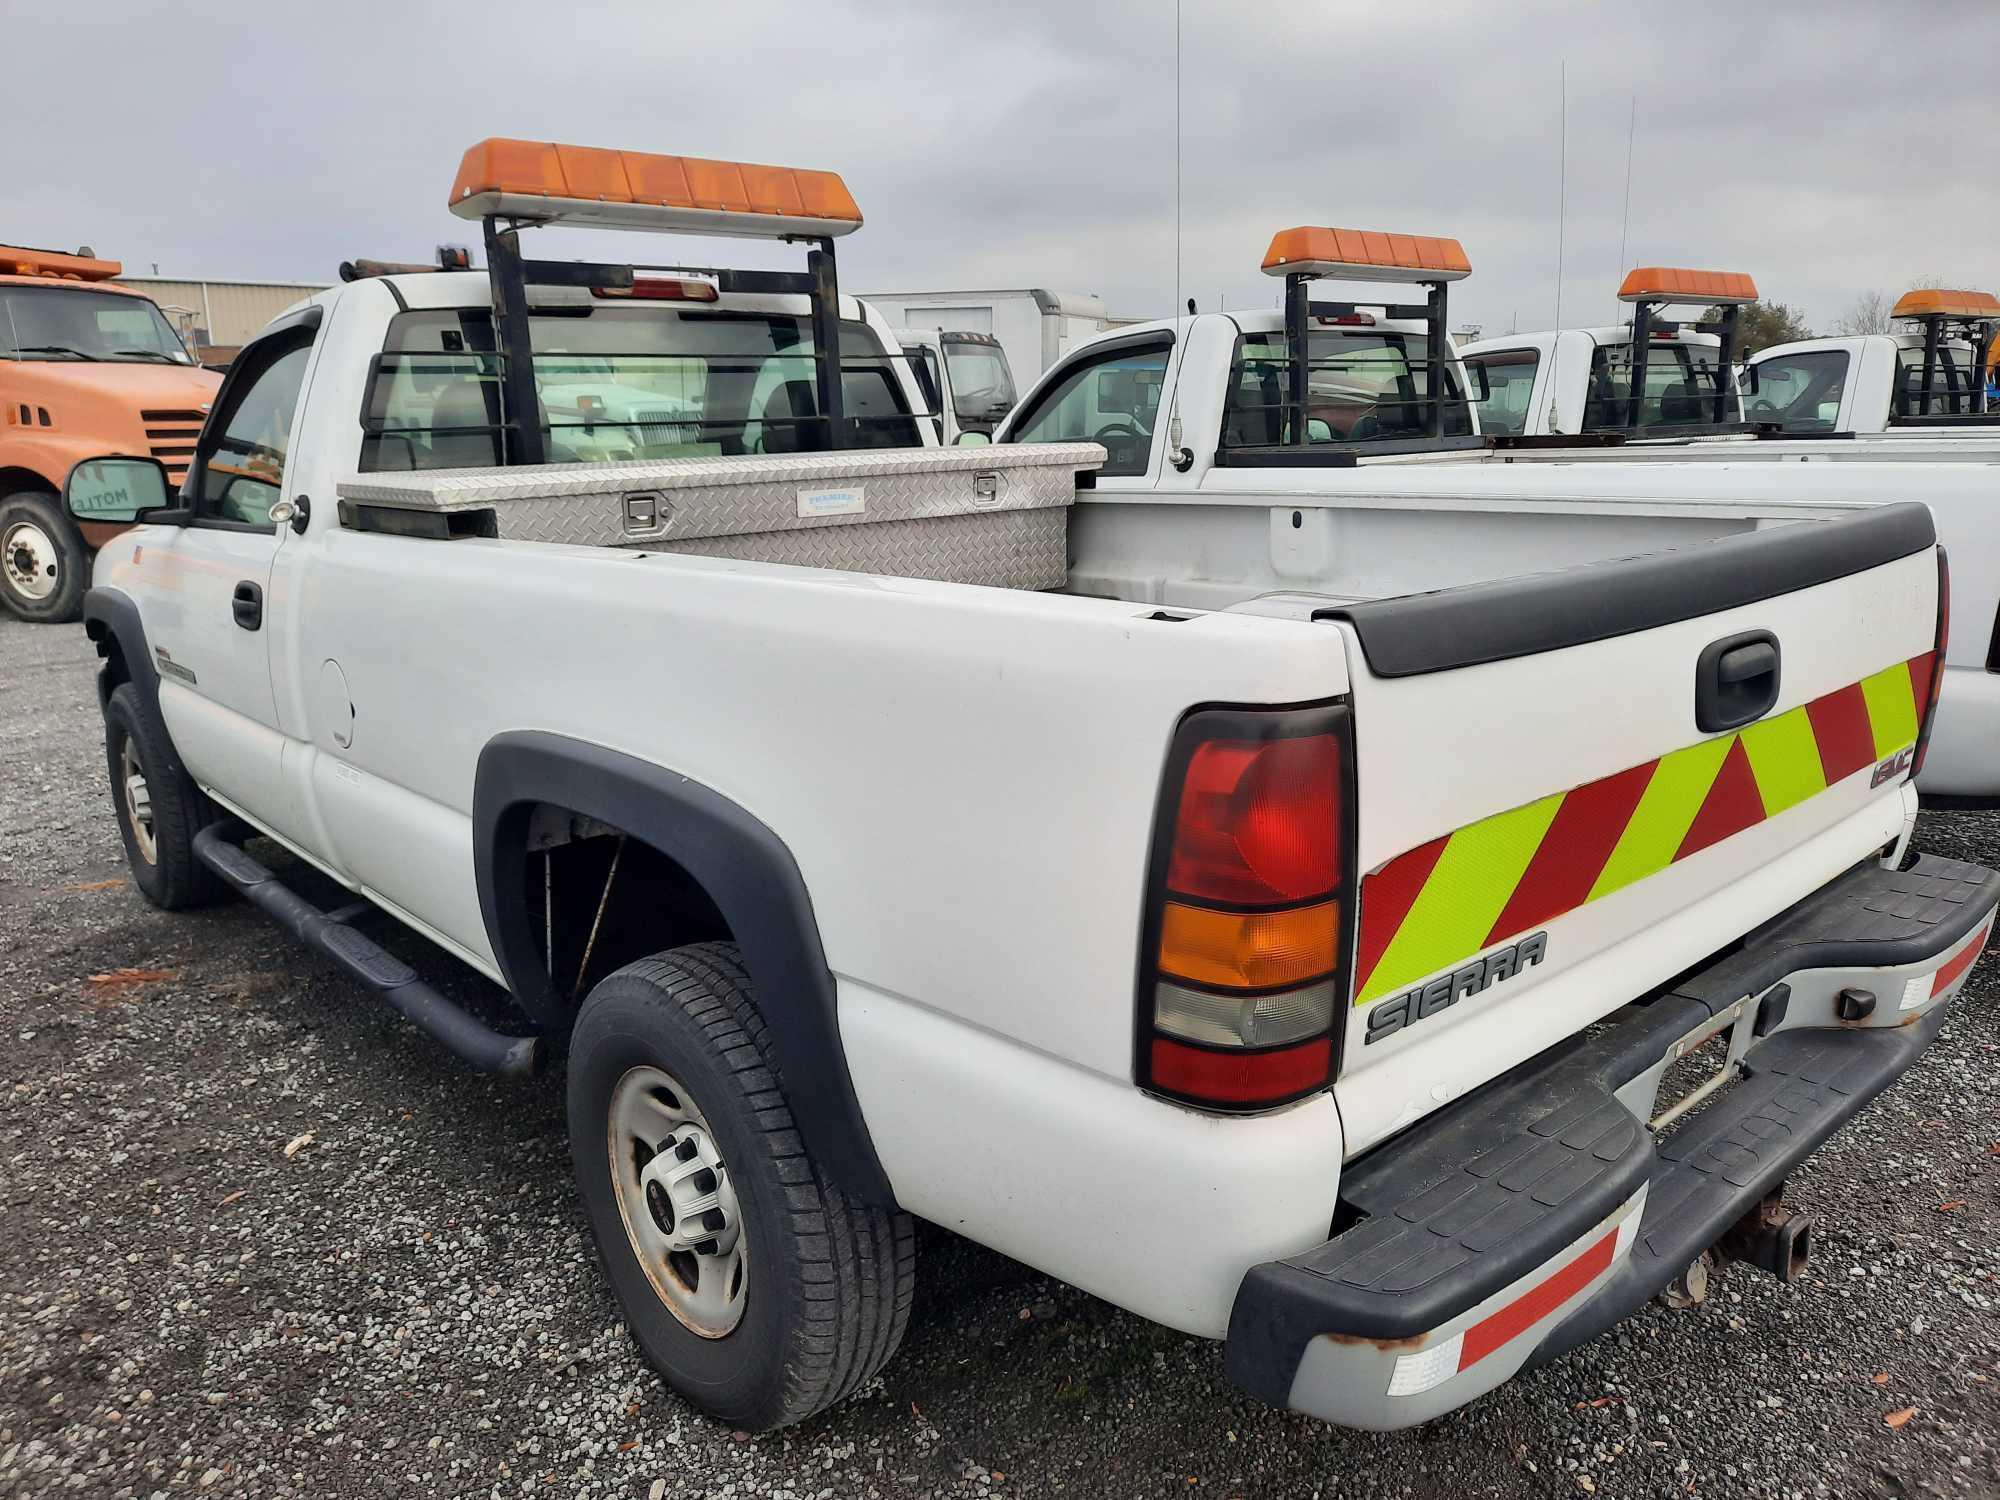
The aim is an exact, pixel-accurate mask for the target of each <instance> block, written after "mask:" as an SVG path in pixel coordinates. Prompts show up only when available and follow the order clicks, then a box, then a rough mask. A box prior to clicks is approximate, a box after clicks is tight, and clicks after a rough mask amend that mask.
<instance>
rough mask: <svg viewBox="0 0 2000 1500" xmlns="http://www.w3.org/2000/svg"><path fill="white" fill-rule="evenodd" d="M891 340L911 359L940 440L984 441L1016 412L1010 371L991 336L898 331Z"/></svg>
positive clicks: (1003, 351)
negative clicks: (1004, 420) (1009, 414)
mask: <svg viewBox="0 0 2000 1500" xmlns="http://www.w3.org/2000/svg"><path fill="white" fill-rule="evenodd" d="M890 336H891V337H892V338H894V339H895V341H896V343H897V345H898V346H899V347H900V348H901V349H902V351H903V357H904V358H905V359H906V360H908V361H909V365H910V372H911V373H912V374H913V375H914V376H915V377H916V381H917V387H918V389H919V390H920V391H921V392H922V393H923V398H924V403H925V409H926V410H927V411H929V412H930V413H931V414H932V415H931V418H930V421H931V424H932V426H933V428H934V429H935V431H936V432H937V436H938V441H939V442H941V443H943V444H944V445H945V446H946V447H951V446H953V445H954V444H957V443H960V442H984V441H987V440H989V439H991V438H992V436H993V429H994V428H995V427H997V426H999V425H1000V423H1001V421H1002V420H1003V419H1004V418H1005V417H1006V415H1007V413H1008V412H1010V411H1012V410H1013V409H1014V399H1015V392H1014V372H1013V370H1012V369H1011V368H1010V367H1009V365H1008V363H1007V351H1006V349H1005V348H1003V347H1002V346H1001V343H1000V341H999V340H998V339H996V338H994V337H993V335H992V334H990V333H961V332H956V331H947V330H944V329H937V328H896V329H892V330H890Z"/></svg>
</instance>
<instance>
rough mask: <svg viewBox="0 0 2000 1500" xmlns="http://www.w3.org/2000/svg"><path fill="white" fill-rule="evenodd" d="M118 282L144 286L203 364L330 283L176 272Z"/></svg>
mask: <svg viewBox="0 0 2000 1500" xmlns="http://www.w3.org/2000/svg"><path fill="white" fill-rule="evenodd" d="M116 285H119V286H129V287H131V288H132V290H133V291H135V292H143V293H145V294H146V295H147V296H148V297H151V298H152V299H153V301H154V302H156V303H158V304H159V307H160V311H162V312H164V313H165V314H166V315H167V317H168V319H169V320H170V321H171V322H172V323H173V325H174V326H175V327H176V328H178V329H179V330H180V333H181V338H182V339H183V340H184V341H186V343H187V345H188V347H189V348H190V349H191V350H193V351H194V353H195V356H196V357H197V358H198V359H200V360H201V362H202V363H203V364H204V365H210V366H216V367H221V366H226V365H228V363H229V362H230V361H231V360H232V359H234V358H235V357H236V351H237V350H238V349H240V348H242V347H243V345H245V344H246V343H248V342H249V341H250V339H251V337H252V336H253V335H254V334H255V333H256V332H257V330H258V329H260V328H262V327H263V326H264V325H265V324H266V323H268V322H270V321H271V319H273V318H275V317H276V316H277V315H278V314H279V313H281V312H283V311H284V310H285V309H286V308H288V307H290V306H291V305H292V304H293V303H294V302H302V301H304V300H305V299H306V298H307V297H310V296H311V295H312V294H313V293H314V292H323V291H325V290H326V289H327V287H328V285H330V283H327V282H321V281H222V280H196V281H190V280H184V279H182V278H180V277H177V276H120V277H119V278H118V279H117V282H116Z"/></svg>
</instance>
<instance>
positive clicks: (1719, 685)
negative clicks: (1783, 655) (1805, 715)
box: [1694, 630, 1779, 734]
mask: <svg viewBox="0 0 2000 1500" xmlns="http://www.w3.org/2000/svg"><path fill="white" fill-rule="evenodd" d="M1778 667H1779V660H1778V638H1777V637H1776V636H1774V635H1772V634H1771V632H1770V631H1768V630H1746V631H1745V632H1744V633H1743V634H1741V635H1731V636H1724V637H1723V638H1722V639H1721V640H1719V641H1712V642H1710V643H1709V644H1708V645H1707V646H1705V647H1704V648H1703V649H1702V653H1701V658H1700V660H1699V661H1697V662H1696V663H1695V674H1694V722H1695V727H1696V728H1698V729H1700V730H1701V731H1702V733H1704V734H1715V733H1718V732H1720V731H1721V730H1725V729H1736V728H1739V727H1741V726H1742V725H1744V724H1748V723H1749V722H1750V721H1751V720H1753V719H1759V718H1762V717H1763V716H1764V715H1765V714H1767V713H1769V712H1770V711H1771V706H1772V705H1773V704H1775V703H1776V702H1777V701H1778V679H1779V671H1778Z"/></svg>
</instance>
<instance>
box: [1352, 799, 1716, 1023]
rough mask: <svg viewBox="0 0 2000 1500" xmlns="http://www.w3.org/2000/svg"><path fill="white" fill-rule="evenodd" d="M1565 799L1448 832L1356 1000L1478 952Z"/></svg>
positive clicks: (1362, 999) (1553, 800) (1383, 992)
mask: <svg viewBox="0 0 2000 1500" xmlns="http://www.w3.org/2000/svg"><path fill="white" fill-rule="evenodd" d="M1567 795H1569V794H1568V793H1567V792H1557V793H1556V794H1555V795H1554V796H1551V797H1544V798H1542V800H1541V801H1539V802H1530V803H1529V804H1528V805H1527V806H1526V807H1517V808H1515V809H1514V810H1513V811H1512V812H1504V813H1500V814H1499V815H1497V816H1495V817H1491V818H1483V819H1481V820H1480V821H1479V822H1477V823H1472V824H1468V825H1467V826H1466V827H1464V828H1461V829H1459V830H1458V832H1456V833H1454V834H1453V835H1452V836H1451V841H1450V842H1449V843H1447V844H1446V845H1445V846H1444V853H1443V854H1441V855H1439V856H1438V862H1437V868H1436V869H1434V870H1432V871H1431V876H1430V879H1429V880H1427V881H1425V882H1424V888H1423V891H1422V893H1421V894H1420V895H1418V897H1417V899H1416V902H1415V904H1414V905H1412V906H1411V907H1410V910H1409V914H1408V915H1407V916H1405V917H1404V918H1403V925H1402V926H1401V927H1399V928H1397V929H1396V935H1395V936H1394V937H1393V938H1391V939H1390V940H1389V946H1388V948H1387V949H1386V950H1384V952H1383V954H1382V959H1381V962H1380V963H1378V964H1376V965H1375V972H1374V973H1373V974H1371V975H1369V976H1368V983H1367V985H1366V987H1365V988H1363V990H1362V991H1361V993H1360V994H1359V995H1358V996H1356V997H1355V1003H1356V1004H1357V1005H1358V1004H1361V1003H1363V1002H1365V1001H1368V1000H1373V999H1374V998H1375V997H1376V996H1378V995H1383V994H1386V993H1388V992H1389V991H1390V990H1393V989H1395V988H1397V987H1398V986H1400V985H1403V984H1406V983H1407V982H1409V981H1410V980H1412V979H1419V978H1421V977H1423V976H1424V975H1425V974H1429V973H1431V972H1433V971H1434V970H1437V969H1441V968H1444V967H1445V966H1446V965H1447V964H1454V963H1457V962H1458V961H1459V960H1460V959H1462V958H1464V957H1466V956H1467V955H1469V954H1473V953H1477V952H1478V951H1479V950H1480V949H1481V948H1482V947H1484V946H1485V944H1486V934H1487V933H1488V932H1490V931H1492V929H1493V924H1494V923H1495V922H1497V921H1498V920H1499V919H1500V913H1501V911H1502V909H1503V908H1505V906H1506V905H1507V898H1508V897H1510V896H1512V895H1513V894H1514V887H1515V886H1517V885H1519V884H1520V883H1521V875H1522V872H1524V871H1525V870H1526V869H1527V868H1528V861H1529V860H1531V859H1533V858H1534V857H1535V850H1536V849H1538V848H1540V847H1541V842H1542V835H1543V834H1545V833H1547V832H1548V831H1549V824H1551V823H1553V822H1554V821H1555V817H1556V810H1557V809H1558V808H1560V807H1561V806H1562V802H1563V798H1564V797H1566V796H1567ZM1688 816H1689V817H1690V818H1692V817H1693V816H1694V814H1692V813H1689V814H1688Z"/></svg>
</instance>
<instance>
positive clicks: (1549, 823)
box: [1354, 651, 1932, 1005]
mask: <svg viewBox="0 0 2000 1500" xmlns="http://www.w3.org/2000/svg"><path fill="white" fill-rule="evenodd" d="M1931 657H1932V654H1931V653H1930V652H1928V651H1926V652H1925V653H1923V655H1921V656H1916V657H1912V658H1911V659H1910V660H1909V661H1907V662H1897V663H1896V664H1895V665H1894V666H1893V667H1888V668H1886V669H1884V670H1883V671H1880V672H1876V673H1874V674H1873V675H1872V676H1869V677H1865V678H1863V679H1862V680H1861V681H1860V682H1857V683H1851V684H1849V685H1848V686H1846V687H1843V688H1839V689H1836V690H1835V691H1834V692H1831V693H1828V694H1826V695H1825V696H1824V697H1820V698H1815V699H1814V700H1813V701H1812V702H1810V703H1802V704H1800V705H1799V706H1798V707H1797V708H1793V709H1788V710H1787V711H1786V712H1784V713H1782V714H1777V715H1774V716H1773V717H1771V718H1768V719H1760V720H1759V721H1757V722H1756V723H1755V724H1751V725H1748V726H1746V727H1745V728H1744V729H1742V730H1740V731H1738V732H1736V733H1734V734H1723V735H1717V736H1716V737H1715V738H1714V739H1709V740H1702V741H1700V742H1699V743H1697V744H1693V745H1687V746H1684V747H1682V748H1681V749H1679V750H1675V751H1673V752H1671V753H1670V754H1667V755H1663V756H1661V757H1660V758H1659V759H1657V760H1651V761H1647V762H1646V763H1645V764H1644V765H1640V766H1633V767H1631V768H1630V769H1629V770H1624V771H1619V772H1617V773H1616V774H1614V775H1611V776H1606V777H1603V778H1601V779H1600V780H1597V781H1593V782H1590V783H1588V784H1586V785H1584V786H1580V787H1574V788H1572V789H1571V790H1569V791H1567V792H1558V793H1556V794H1555V795H1553V796H1549V797H1543V798H1542V799H1540V800H1539V801H1536V802H1530V803H1528V804H1527V805H1526V806H1523V807H1516V808H1511V809H1509V810H1508V811H1506V812H1503V813H1496V814H1495V815H1494V816H1492V817H1490V818H1482V819H1481V820H1480V821H1479V822H1477V823H1470V824H1467V825H1466V826H1465V827H1463V828H1460V829H1458V830H1457V831H1455V832H1453V833H1450V834H1447V835H1445V836H1444V837H1442V838H1436V839H1432V840H1431V841H1430V842H1429V843H1427V844H1422V845H1420V846H1418V847H1417V848H1415V849H1411V850H1409V851H1408V852H1406V853H1403V854H1399V855H1397V856H1396V857H1395V858H1394V859H1392V860H1390V861H1389V862H1388V863H1387V864H1385V865H1383V866H1381V867H1380V868H1379V869H1377V870H1375V871H1374V872H1372V873H1371V874H1370V875H1369V876H1368V877H1367V879H1366V880H1364V881H1363V882H1362V885H1361V923H1360V931H1359V932H1358V933H1357V934H1356V938H1355V945H1354V974H1355V979H1354V984H1355V990H1354V1003H1355V1004H1356V1005H1365V1004H1367V1003H1369V1002H1370V1001H1373V1000H1378V999H1380V998H1381V997H1382V996H1384V995H1387V994H1391V993H1393V992H1395V991H1398V990H1401V989H1404V988H1407V987H1408V986H1410V985H1411V984H1413V983H1414V982H1416V981H1417V980H1420V979H1424V978H1427V977H1429V976H1430V975H1433V974H1437V973H1440V972H1442V971H1445V970H1448V969H1453V968H1456V967H1457V966H1458V965H1460V964H1462V963H1463V962H1464V961H1465V960H1466V959H1468V958H1470V957H1472V956H1473V955H1474V954H1476V953H1479V952H1481V951H1482V950H1484V949H1486V948H1490V947H1492V946H1493V945H1494V944H1495V943H1499V942H1503V941H1505V940H1507V939H1510V938H1513V937H1517V936H1519V935H1520V934H1522V933H1524V932H1530V931H1533V930H1534V929H1536V928H1538V927H1540V926H1542V925H1544V924H1546V923H1547V922H1549V921H1550V920H1552V919H1553V918H1555V917H1559V916H1561V915H1563V914H1564V913H1565V912H1570V911H1574V910H1576V908H1577V907H1579V906H1582V905H1584V904H1585V903H1587V902H1591V901H1595V900H1597V899H1598V898H1599V897H1602V896H1608V895H1610V894H1611V893H1612V892H1613V891H1617V890H1622V889H1624V888H1625V887H1626V886H1628V885H1632V884H1634V883H1635V882H1637V881H1641V880H1644V879H1646V878H1647V877H1648V876H1650V875H1656V874H1658V873H1659V872H1660V871H1661V870H1664V869H1665V868H1666V867H1667V866H1668V865H1670V864H1673V863H1675V862H1676V861H1678V860H1683V859H1687V858H1689V857H1690V856H1692V855H1694V854H1698V853H1700V852H1701V851H1702V850H1703V849H1707V848H1709V847H1711V846H1712V845H1715V844H1719V843H1722V842H1723V841H1724V840H1726V839H1729V838H1731V837H1733V836H1734V835H1736V834H1738V833H1741V832H1742V831H1743V830H1744V829H1746V828H1750V827H1753V826H1755V825H1756V824H1758V823H1761V822H1763V821H1764V820H1765V819H1766V818H1769V817H1774V816H1776V815H1777V814H1778V813H1781V812H1783V811H1785V810H1786V809H1787V808H1791V807H1796V806H1798V805H1799V804H1800V803H1801V802H1804V801H1806V800H1807V799H1809V798H1811V797H1813V796H1816V795H1817V794H1818V793H1820V792H1823V791H1825V790H1826V789H1827V788H1828V787H1829V786H1832V785H1833V784H1834V783H1836V782H1839V781H1842V780H1845V779H1846V778H1847V777H1849V776H1851V775H1853V774H1854V773H1855V772H1857V771H1860V770H1862V769H1864V768H1866V767H1870V766H1874V765H1876V764H1877V763H1878V762H1880V761H1882V760H1884V759H1886V758H1888V757H1889V756H1892V755H1894V754H1895V753H1896V752H1897V751H1899V750H1901V749H1903V748H1904V747H1905V746H1908V745H1911V744H1914V743H1915V741H1916V738H1917V726H1918V725H1919V724H1920V723H1922V722H1923V716H1924V710H1925V708H1926V707H1927V706H1928V705H1927V702H1926V699H1927V696H1928V692H1929V686H1930V672H1931Z"/></svg>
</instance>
